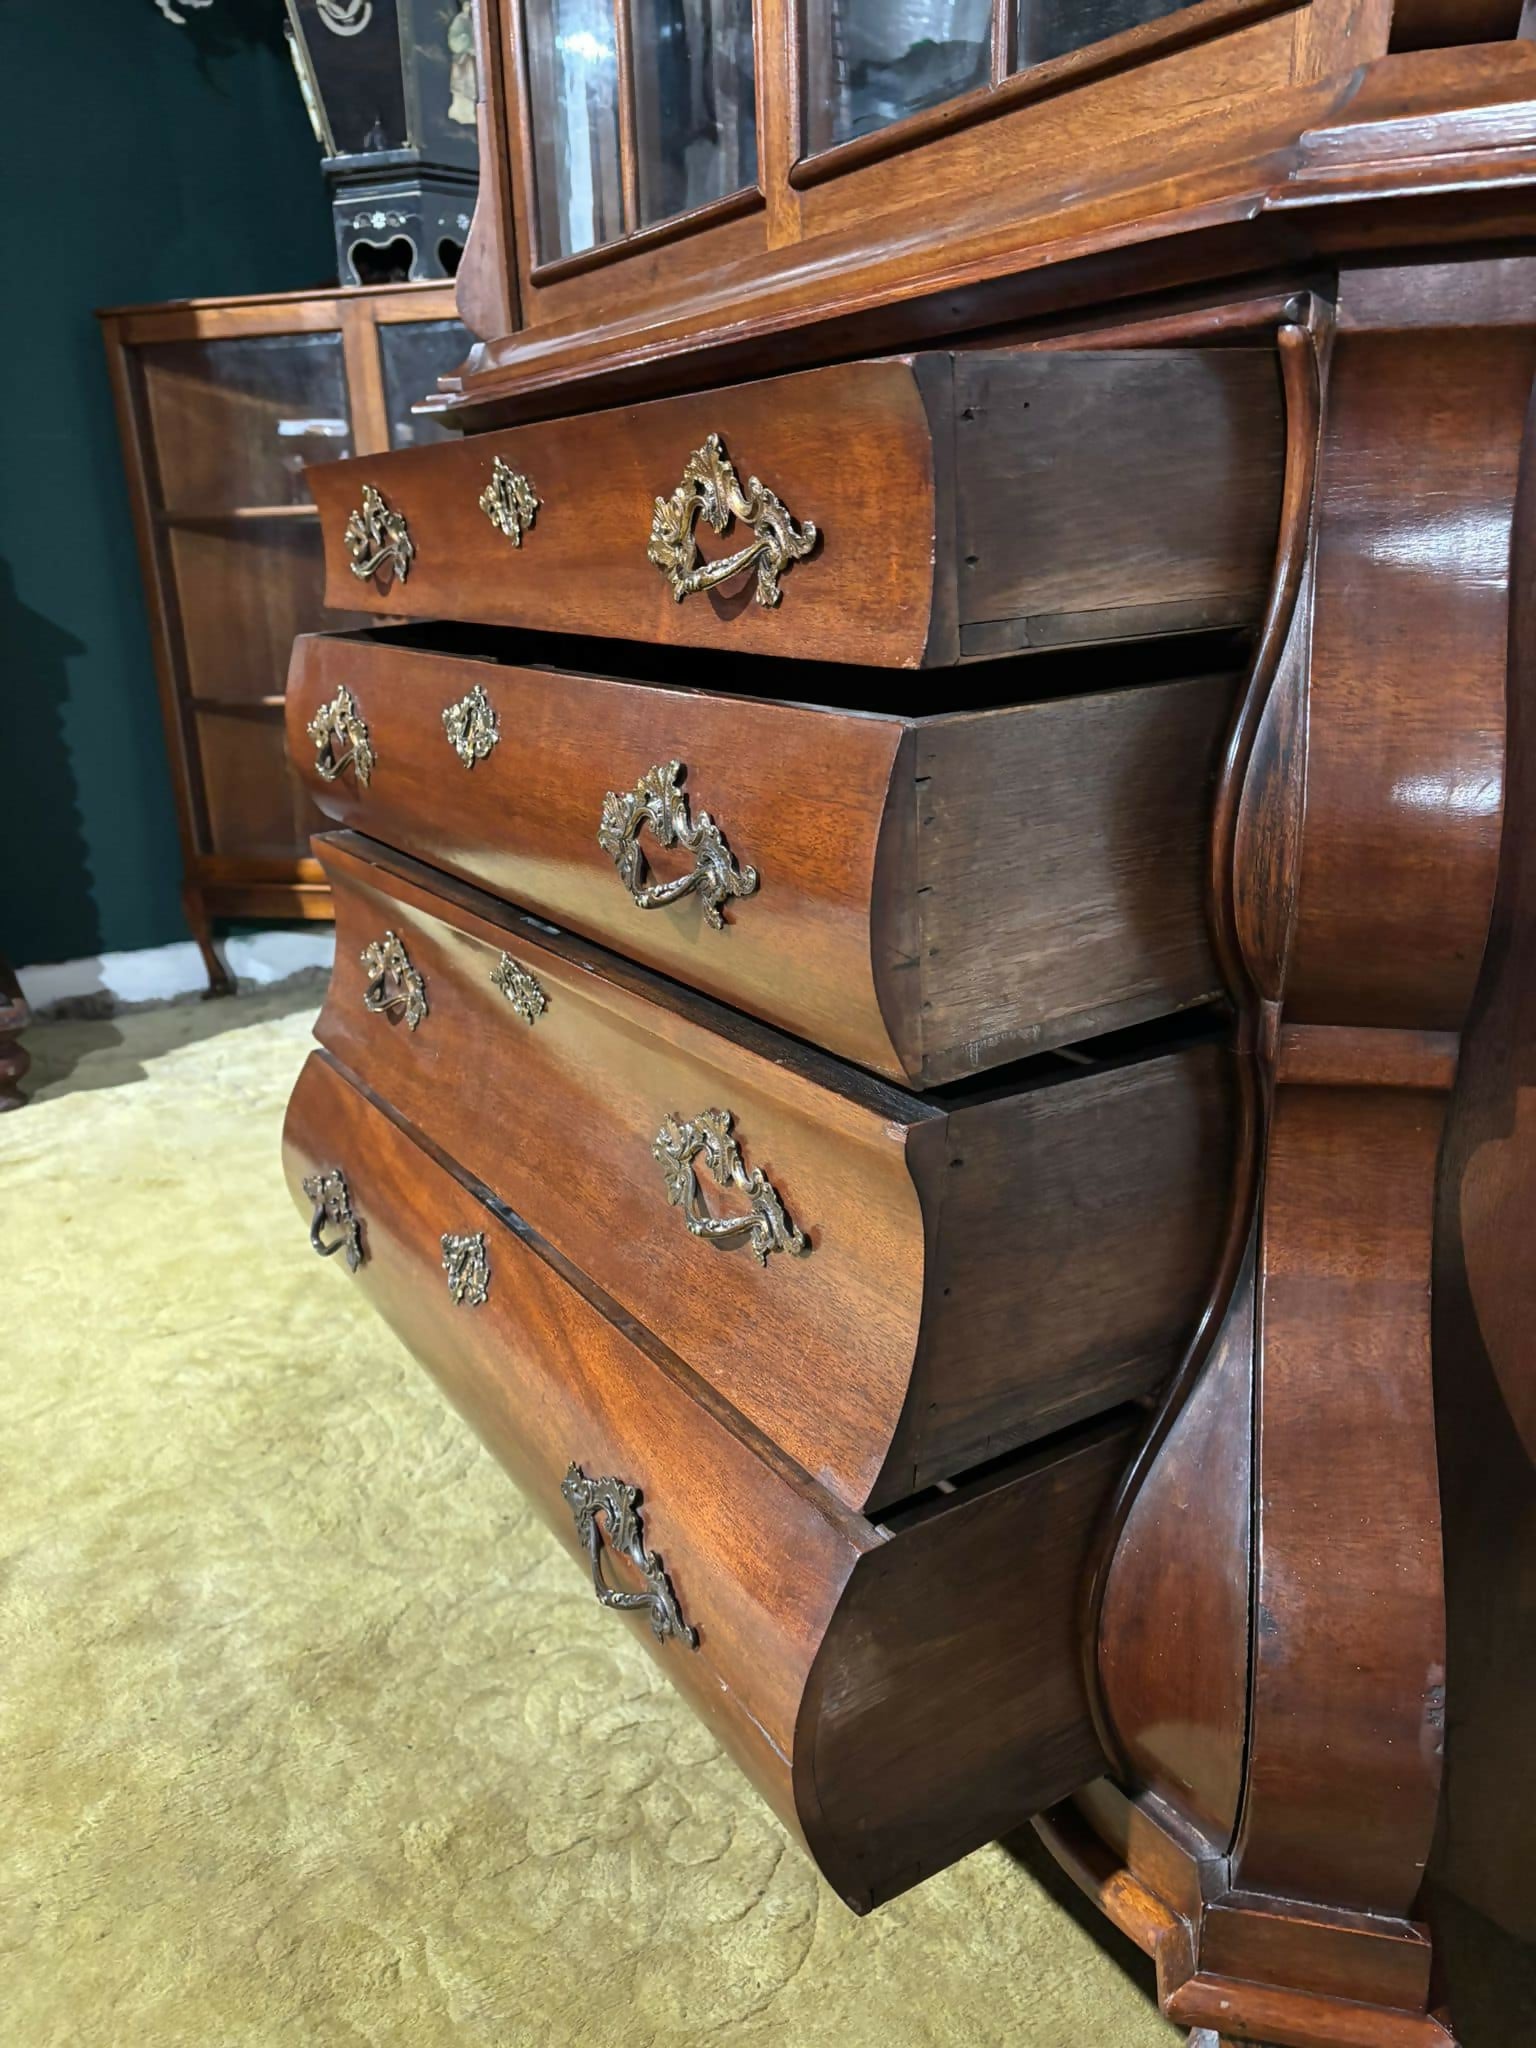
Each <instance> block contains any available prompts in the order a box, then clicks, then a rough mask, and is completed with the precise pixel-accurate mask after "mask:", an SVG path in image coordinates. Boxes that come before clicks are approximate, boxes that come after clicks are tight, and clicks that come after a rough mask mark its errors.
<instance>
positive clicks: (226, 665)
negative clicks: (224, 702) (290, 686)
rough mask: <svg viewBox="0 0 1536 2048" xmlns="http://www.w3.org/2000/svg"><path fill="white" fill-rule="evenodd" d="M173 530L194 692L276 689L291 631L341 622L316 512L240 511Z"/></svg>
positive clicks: (243, 693) (235, 694)
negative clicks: (269, 514) (329, 598)
mask: <svg viewBox="0 0 1536 2048" xmlns="http://www.w3.org/2000/svg"><path fill="white" fill-rule="evenodd" d="M169 538H170V554H171V566H172V569H173V572H174V574H175V579H176V603H177V607H178V609H179V611H180V613H181V627H182V638H183V646H184V648H185V653H186V664H187V687H188V689H189V691H190V692H191V694H192V695H193V696H194V697H216V698H226V699H227V698H238V699H240V700H241V701H242V702H246V703H249V702H250V701H251V700H252V699H253V698H257V697H280V696H281V695H282V693H283V685H284V683H285V682H286V680H287V676H288V661H289V657H290V656H291V655H292V653H293V642H294V637H295V635H296V634H299V633H313V632H316V631H318V630H319V629H320V628H321V627H323V626H329V627H334V625H335V620H334V617H333V615H331V614H329V613H327V611H326V609H325V605H324V601H323V592H324V589H325V556H324V550H323V548H322V546H321V540H320V522H319V520H318V519H316V518H314V517H312V516H311V517H310V518H307V519H301V518H295V519H241V520H238V521H230V522H229V523H227V524H221V525H217V526H214V525H210V526H208V527H195V526H190V527H176V528H173V529H172V531H171V534H170V537H169Z"/></svg>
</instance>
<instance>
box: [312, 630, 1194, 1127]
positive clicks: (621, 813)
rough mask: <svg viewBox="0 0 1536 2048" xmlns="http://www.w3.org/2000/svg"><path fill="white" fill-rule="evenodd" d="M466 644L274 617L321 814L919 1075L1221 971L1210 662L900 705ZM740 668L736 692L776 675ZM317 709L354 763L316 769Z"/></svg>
mask: <svg viewBox="0 0 1536 2048" xmlns="http://www.w3.org/2000/svg"><path fill="white" fill-rule="evenodd" d="M423 637H424V638H428V639H430V637H431V636H429V635H427V634H426V633H425V631H424V632H423ZM439 637H440V638H447V639H448V640H449V641H451V640H452V638H453V637H454V636H453V634H452V632H451V630H450V631H445V633H444V634H443V635H440V636H439ZM478 644H484V645H487V646H491V645H498V646H499V649H500V651H501V652H502V653H504V655H505V658H504V659H502V658H492V656H491V655H490V654H487V655H485V656H482V657H480V658H474V657H472V656H470V655H467V654H457V653H452V652H448V651H447V650H446V648H442V647H438V648H434V647H432V646H431V645H428V646H426V647H413V646H410V645H407V644H405V643H404V642H403V641H397V640H391V639H371V638H366V637H359V638H346V637H343V636H329V635H318V636H315V637H312V638H308V639H303V640H300V641H299V642H298V644H297V646H296V648H295V651H294V658H293V665H292V669H291V672H290V676H289V684H288V736H289V746H290V750H291V753H292V757H293V760H294V762H295V764H296V766H297V768H298V770H299V773H300V774H301V776H302V777H303V779H304V782H305V785H306V787H307V789H308V790H309V792H310V793H311V795H312V796H313V798H314V800H315V802H316V803H317V804H319V805H320V806H321V808H322V809H323V810H324V811H325V812H326V813H327V814H328V815H329V816H331V817H332V818H334V819H336V820H337V821H338V822H339V823H342V824H345V825H352V826H356V827H357V828H358V829H360V830H362V831H365V832H368V833H369V834H371V835H372V836H373V837H375V838H378V839H382V840H384V841H386V842H388V843H390V844H393V845H399V846H404V847H408V848H409V849H410V850H411V851H412V852H413V853H416V854H419V855H420V856H421V857H422V858H423V859H425V860H428V861H430V862H431V863H432V864H433V865H434V866H436V867H440V868H443V869H446V870H447V871H448V872H449V873H452V874H456V875H459V876H461V877H463V878H464V879H465V880H467V881H471V882H474V883H477V884H479V885H481V886H483V887H486V888H489V889H490V890H492V891H493V892H494V893H496V894H497V895H500V896H504V897H506V898H508V899H509V900H511V901H513V902H516V903H519V904H522V905H524V906H525V907H527V908H528V909H531V910H535V911H538V912H540V913H542V914H544V915H547V916H549V917H551V918H553V919H554V920H555V921H556V922H558V923H559V924H561V925H562V926H564V927H565V928H567V929H568V930H573V931H578V932H581V933H583V934H585V935H586V936H588V937H591V938H595V939H598V940H600V941H602V942H603V943H604V944H606V945H609V946H611V947H613V948H614V949H615V950H616V951H619V952H622V953H624V954H625V955H627V956H628V957H630V958H632V959H637V960H641V961H643V962H645V963H646V965H648V966H651V967H655V968H657V969H659V970H660V971H661V972H662V973H664V974H667V975H669V976H671V977H672V978H673V979H674V980H678V981H683V982H686V983H688V984H690V985H691V986H693V987H696V988H702V989H704V990H706V991H708V992H709V993H710V994H712V995H717V996H719V997H721V998H722V999H723V1000H724V1001H726V1002H728V1003H730V1004H731V1005H733V1006H734V1007H736V1008H739V1009H744V1010H747V1011H749V1012H751V1013H752V1014H753V1015H755V1016H759V1017H763V1018H766V1019H767V1020H768V1021H769V1022H770V1023H773V1024H777V1025H779V1026H781V1027H782V1028H784V1029H786V1030H788V1031H791V1032H793V1033H794V1034H795V1036H797V1037H800V1038H806V1039H809V1040H811V1042H812V1043H814V1044H817V1045H822V1046H825V1047H826V1048H827V1049H828V1050H829V1051H832V1052H835V1053H837V1054H839V1055H840V1056H842V1057H843V1058H845V1059H851V1060H853V1061H855V1062H857V1063H858V1064H859V1065H860V1066H864V1067H868V1068H870V1069H871V1070H873V1071H874V1072H876V1073H879V1074H883V1075H886V1076H888V1077H889V1078H891V1079H896V1080H905V1081H909V1082H912V1083H914V1084H916V1085H918V1086H920V1087H932V1086H937V1085H939V1084H940V1083H943V1082H946V1081H950V1080H954V1079H957V1078H959V1077H961V1076H963V1075H965V1074H968V1073H971V1072H975V1071H977V1070H979V1069H984V1068H986V1067H990V1066H996V1065H1000V1064H1002V1063H1004V1062H1005V1061H1008V1060H1011V1059H1015V1058H1018V1057H1020V1056H1022V1055H1024V1054H1027V1053H1030V1052H1034V1051H1039V1050H1042V1049H1044V1048H1048V1047H1050V1046H1054V1045H1059V1044H1064V1043H1067V1042H1069V1041H1071V1040H1073V1039H1076V1038H1084V1037H1088V1036H1091V1035H1093V1034H1095V1033H1099V1032H1103V1031H1109V1030H1115V1029H1118V1028H1120V1027H1122V1026H1125V1025H1128V1024H1133V1023H1139V1022H1141V1021H1143V1020H1144V1019H1146V1018H1148V1017H1152V1016H1157V1015H1165V1014H1168V1013H1170V1012H1172V1011H1175V1010H1180V1009H1185V1008H1187V1007H1188V1006H1189V1005H1190V1004H1192V1003H1196V1002H1199V1001H1201V1000H1203V999H1205V998H1207V997H1210V996H1212V995H1214V994H1216V993H1217V992H1218V991H1219V987H1220V982H1219V977H1218V975H1217V973H1216V969H1215V965H1214V963H1213V961H1212V958H1211V954H1210V949H1209V945H1208V942H1207V938H1206V929H1205V909H1204V899H1203V878H1204V862H1203V853H1204V847H1205V843H1206V837H1207V830H1208V819H1209V810H1210V791H1211V784H1212V777H1213V774H1214V769H1215V764H1216V761H1217V758H1218V755H1219V752H1220V747H1221V741H1222V736H1223V733H1224V731H1225V727H1226V724H1227V720H1228V716H1229V711H1230V705H1231V700H1232V694H1233V679H1232V678H1231V677H1225V676H1201V677H1194V678H1187V679H1182V680H1174V681H1170V682H1142V683H1139V684H1136V685H1132V686H1127V687H1123V688H1120V689H1114V690H1107V691H1102V692H1092V693H1089V694H1086V695H1081V696H1072V697H1063V698H1060V699H1042V700H1040V701H1034V702H1027V703H1021V704H1012V705H1008V704H1005V705H1001V706H998V707H995V708H991V709H984V710H979V711H975V712H966V711H961V710H957V711H955V712H952V713H942V714H936V715H932V716H925V717H919V718H912V717H905V716H897V715H894V714H891V715H885V714H881V713H879V712H877V711H871V710H866V709H863V708H837V707H836V706H832V705H807V704H804V703H790V702H785V701H782V700H780V699H777V698H775V697H773V696H765V695H751V696H738V695H722V694H719V693H717V692H714V691H710V690H703V689H695V688H686V687H664V686H661V685H658V684H651V683H644V682H639V681H620V680H617V679H615V678H613V677H609V676H605V675H602V674H589V673H585V672H583V671H582V670H580V669H579V668H576V667H574V666H573V667H558V668H556V667H552V666H549V665H547V664H546V665H540V666H533V665H531V664H532V662H533V661H534V659H535V657H536V656H537V655H538V654H540V653H544V652H547V651H548V650H547V643H542V642H537V641H533V642H530V641H527V640H525V639H523V638H522V637H521V636H518V637H514V638H512V639H511V640H510V642H508V641H506V640H505V639H503V640H502V641H501V642H499V643H495V642H493V641H489V640H487V639H486V638H485V636H478ZM520 654H521V655H523V656H524V657H525V659H526V661H527V662H528V663H529V664H530V665H522V663H521V662H520V661H519V659H518V657H519V655H520ZM664 659H665V660H670V661H672V662H675V663H678V664H680V665H681V666H682V667H683V669H684V671H685V674H686V672H687V671H688V670H689V669H690V668H692V669H696V670H705V669H709V668H711V667H712V666H713V664H708V663H704V662H701V661H699V660H697V658H694V657H687V656H680V655H673V656H670V657H664ZM764 666H765V665H762V664H759V665H758V671H759V673H758V674H757V675H756V676H754V677H752V678H751V679H750V680H751V681H752V682H753V683H754V684H756V685H757V687H758V688H760V689H761V688H762V687H764V686H765V685H767V684H771V683H777V685H778V687H780V688H787V687H789V686H791V684H792V683H793V681H794V680H795V678H796V677H798V676H799V675H800V674H801V671H800V670H798V669H794V668H785V667H782V666H778V665H774V666H772V667H768V668H767V669H766V675H764V674H763V673H762V671H763V668H764ZM815 678H816V679H817V680H822V681H825V682H826V683H828V684H829V685H830V684H835V683H836V682H837V681H839V680H841V681H842V682H844V683H845V684H846V683H847V682H848V681H849V680H850V678H849V676H848V672H847V671H834V670H821V669H818V670H817V671H815ZM669 680H670V679H669ZM855 680H862V678H857V679H855ZM741 681H742V683H743V685H745V684H746V682H747V681H748V678H747V677H745V676H743V677H742V678H741ZM1021 687H1023V679H1022V678H1021ZM337 704H344V705H350V706H351V707H352V708H353V711H354V712H355V714H356V715H357V716H358V717H360V718H362V720H363V722H364V724H365V726H366V729H367V733H368V746H369V752H370V760H369V764H368V772H367V774H366V778H364V777H363V776H360V775H359V774H358V772H357V770H356V767H355V765H352V764H349V765H347V766H346V767H342V768H340V769H338V768H337V766H336V763H337V761H338V759H339V757H340V755H341V753H342V752H343V751H344V748H343V746H342V743H341V741H340V739H339V738H338V736H337V735H336V733H335V732H334V730H333V729H332V726H331V725H330V724H328V723H327V721H328V719H329V718H330V716H331V712H332V709H333V708H334V707H335V706H336V705H337ZM445 716H446V717H447V718H448V720H449V724H450V725H452V727H453V731H454V733H456V734H457V736H458V740H459V746H458V748H456V747H455V744H454V740H453V738H452V737H451V735H450V732H449V729H448V727H447V726H445V723H444V720H445ZM312 728H313V729H314V730H313V733H312V730H311V729H312ZM315 735H318V737H316V736H315ZM674 763H676V764H678V766H677V772H676V773H675V774H674V773H673V772H672V766H673V764H674ZM616 805H617V806H619V807H620V808H619V809H618V811H617V812H615V809H614V807H615V806H616ZM615 817H617V818H618V819H619V820H620V822H619V823H618V824H617V825H615V826H613V827H612V829H609V830H606V831H604V821H605V819H613V818H615ZM706 820H707V822H706ZM711 828H713V829H711ZM600 831H604V838H605V840H606V844H604V843H600V837H599V835H600ZM690 835H691V836H692V838H693V841H694V843H693V845H692V847H691V848H690V847H689V845H688V844H686V841H687V839H688V837H689V836H690ZM668 836H670V838H671V839H672V841H673V843H672V844H670V845H663V844H661V843H659V838H660V837H668ZM679 890H681V891H682V892H683V893H681V894H679V893H677V892H678V891H679ZM733 891H735V892H739V893H732V892H733Z"/></svg>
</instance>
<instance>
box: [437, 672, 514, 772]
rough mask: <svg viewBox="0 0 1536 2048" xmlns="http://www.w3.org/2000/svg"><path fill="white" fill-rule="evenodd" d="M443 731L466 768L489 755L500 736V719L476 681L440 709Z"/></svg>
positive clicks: (471, 766)
mask: <svg viewBox="0 0 1536 2048" xmlns="http://www.w3.org/2000/svg"><path fill="white" fill-rule="evenodd" d="M443 731H444V732H445V733H447V735H448V744H449V746H450V747H452V749H453V751H454V752H455V753H456V754H457V755H458V757H459V759H460V760H461V761H462V762H463V763H464V766H465V767H466V768H473V767H474V765H475V763H476V762H477V761H484V760H487V759H488V758H489V756H490V753H491V750H492V749H493V748H494V747H495V745H496V742H497V741H498V740H499V739H500V738H501V721H500V720H499V719H498V718H497V716H496V707H495V705H494V704H493V703H492V702H491V700H490V698H489V697H487V695H486V694H485V691H484V690H483V689H482V688H481V686H480V684H479V683H476V684H475V686H474V688H473V689H472V690H471V691H470V692H469V693H468V695H467V696H464V697H461V698H460V699H459V701H458V703H457V704H450V705H449V706H448V707H447V709H446V710H445V711H444V713H443Z"/></svg>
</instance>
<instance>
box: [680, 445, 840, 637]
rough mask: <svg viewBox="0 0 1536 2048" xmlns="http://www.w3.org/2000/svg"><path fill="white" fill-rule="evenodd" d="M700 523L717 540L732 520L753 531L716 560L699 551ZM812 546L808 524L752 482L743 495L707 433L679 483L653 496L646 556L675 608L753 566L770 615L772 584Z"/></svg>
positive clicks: (775, 595) (774, 596)
mask: <svg viewBox="0 0 1536 2048" xmlns="http://www.w3.org/2000/svg"><path fill="white" fill-rule="evenodd" d="M700 519H703V520H705V521H707V522H708V524H709V525H710V526H712V527H713V528H714V530H715V532H716V533H718V534H724V533H725V531H726V529H727V528H728V527H729V526H730V524H731V521H732V520H733V519H740V520H741V521H742V522H743V523H744V524H745V525H747V526H750V527H751V529H752V538H751V540H750V541H748V543H747V545H746V546H745V547H742V548H738V549H737V550H736V552H735V554H733V555H723V556H722V557H721V558H720V560H719V561H718V562H706V561H705V560H704V558H703V557H702V556H701V555H700V553H699V543H698V536H697V527H698V523H699V521H700ZM815 545H816V528H815V527H814V526H813V525H812V524H811V522H810V520H809V519H807V520H806V522H805V524H804V525H803V526H802V525H800V524H798V523H797V522H796V521H795V520H794V519H792V518H791V517H790V515H789V513H788V512H787V511H786V509H785V507H784V505H783V502H782V501H781V500H780V499H779V498H776V497H775V496H774V494H773V492H772V491H770V490H769V489H768V487H767V485H766V484H762V483H760V482H759V481H758V479H757V478H756V477H755V476H749V477H748V478H747V487H746V489H745V490H743V489H742V487H741V484H740V482H739V481H738V480H737V476H736V471H735V470H734V468H733V467H732V466H731V460H730V457H729V456H728V455H727V454H726V452H725V450H724V448H723V447H722V446H721V445H720V436H719V435H718V434H711V435H710V437H709V439H708V440H707V441H706V442H705V443H704V446H703V447H702V448H699V449H696V450H695V451H694V453H693V454H692V455H690V456H689V458H688V466H687V468H686V469H685V470H684V471H683V480H682V482H681V483H680V484H679V485H678V487H677V489H676V490H675V491H674V492H673V493H672V495H671V497H670V498H658V499H657V500H656V510H655V513H654V514H653V515H652V518H651V544H650V546H649V547H648V548H647V549H646V554H647V555H648V556H649V558H650V560H651V561H653V562H654V563H655V564H656V566H657V568H658V569H659V570H660V571H661V573H662V575H663V576H665V577H666V579H667V582H668V584H669V585H670V586H671V590H672V595H673V597H674V598H675V599H676V600H677V602H678V603H679V604H681V603H682V601H683V599H684V598H685V597H693V596H694V595H696V593H697V592H699V591H701V590H713V589H714V588H715V587H716V585H717V584H721V583H728V582H729V581H730V579H731V578H732V577H733V576H738V575H740V573H741V571H742V570H743V569H750V568H751V567H752V566H753V564H754V563H755V564H756V566H757V593H756V594H757V601H758V603H759V604H761V605H767V606H768V607H770V609H771V608H772V607H773V606H774V605H776V604H777V603H778V601H779V598H780V596H781V595H782V592H781V591H780V589H779V578H780V576H782V575H783V573H784V571H785V570H786V569H787V568H789V566H790V564H791V563H793V562H799V561H802V560H803V559H804V558H805V556H807V555H808V554H809V553H810V552H811V549H812V548H813V547H815Z"/></svg>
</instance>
